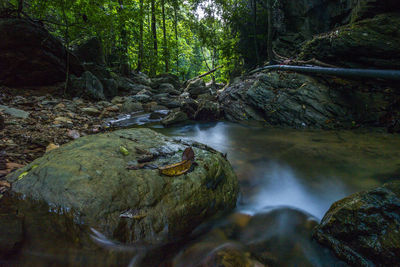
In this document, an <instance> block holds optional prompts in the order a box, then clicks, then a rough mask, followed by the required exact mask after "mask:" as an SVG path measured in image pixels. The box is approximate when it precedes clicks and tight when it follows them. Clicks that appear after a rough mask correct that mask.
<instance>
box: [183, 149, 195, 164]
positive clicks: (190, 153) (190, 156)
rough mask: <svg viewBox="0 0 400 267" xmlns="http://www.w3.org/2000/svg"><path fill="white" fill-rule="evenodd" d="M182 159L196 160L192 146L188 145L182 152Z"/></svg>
mask: <svg viewBox="0 0 400 267" xmlns="http://www.w3.org/2000/svg"><path fill="white" fill-rule="evenodd" d="M182 160H190V161H194V151H193V149H192V148H191V147H187V148H186V149H185V150H184V151H183V153H182Z"/></svg>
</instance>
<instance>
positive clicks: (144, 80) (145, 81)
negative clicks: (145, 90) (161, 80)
mask: <svg viewBox="0 0 400 267" xmlns="http://www.w3.org/2000/svg"><path fill="white" fill-rule="evenodd" d="M129 78H131V79H132V81H133V82H134V83H138V84H142V85H145V86H150V85H151V79H150V78H149V77H148V76H147V75H146V74H144V73H142V72H138V73H131V74H130V76H129Z"/></svg>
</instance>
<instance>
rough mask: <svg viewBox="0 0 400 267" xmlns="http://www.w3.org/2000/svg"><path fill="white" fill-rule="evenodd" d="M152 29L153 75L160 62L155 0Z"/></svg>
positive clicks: (152, 2)
mask: <svg viewBox="0 0 400 267" xmlns="http://www.w3.org/2000/svg"><path fill="white" fill-rule="evenodd" d="M151 31H152V33H153V53H154V55H153V59H152V61H153V62H152V64H151V65H152V71H151V72H152V73H151V74H152V75H155V74H156V72H157V63H158V58H157V57H158V45H157V26H156V3H155V0H151Z"/></svg>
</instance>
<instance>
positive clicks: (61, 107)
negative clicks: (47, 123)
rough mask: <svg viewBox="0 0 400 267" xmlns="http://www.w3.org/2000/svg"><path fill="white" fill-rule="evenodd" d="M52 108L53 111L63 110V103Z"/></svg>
mask: <svg viewBox="0 0 400 267" xmlns="http://www.w3.org/2000/svg"><path fill="white" fill-rule="evenodd" d="M54 108H55V109H63V108H65V105H64V104H63V103H59V104H57V105H56V106H55V107H54Z"/></svg>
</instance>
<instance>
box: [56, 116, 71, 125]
mask: <svg viewBox="0 0 400 267" xmlns="http://www.w3.org/2000/svg"><path fill="white" fill-rule="evenodd" d="M63 123H66V124H72V121H71V120H70V119H69V118H66V117H57V118H55V119H54V124H63Z"/></svg>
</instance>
